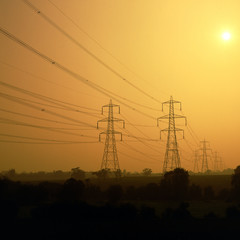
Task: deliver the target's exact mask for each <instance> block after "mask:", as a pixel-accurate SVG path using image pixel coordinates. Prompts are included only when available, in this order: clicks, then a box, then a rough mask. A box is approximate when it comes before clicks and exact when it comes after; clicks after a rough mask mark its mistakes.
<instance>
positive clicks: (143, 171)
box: [142, 168, 152, 176]
mask: <svg viewBox="0 0 240 240" xmlns="http://www.w3.org/2000/svg"><path fill="white" fill-rule="evenodd" d="M142 174H143V175H144V176H150V175H151V174H152V169H150V168H144V169H143V170H142Z"/></svg>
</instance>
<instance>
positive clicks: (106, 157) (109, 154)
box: [97, 100, 125, 172]
mask: <svg viewBox="0 0 240 240" xmlns="http://www.w3.org/2000/svg"><path fill="white" fill-rule="evenodd" d="M114 107H117V108H118V112H119V113H120V106H119V105H115V104H112V100H110V103H109V104H108V105H104V106H102V114H103V110H104V108H108V117H107V118H104V119H101V120H99V121H98V122H97V128H98V124H99V122H107V130H106V131H104V132H101V133H100V134H99V141H101V135H102V134H106V139H105V147H104V152H103V157H102V164H101V170H102V169H109V170H111V171H114V172H117V171H119V170H120V166H119V161H118V155H117V146H116V139H115V134H120V135H121V141H122V133H121V132H117V131H115V130H114V122H123V128H125V122H124V120H122V119H119V118H115V117H113V108H114Z"/></svg>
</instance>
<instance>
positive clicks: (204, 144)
mask: <svg viewBox="0 0 240 240" xmlns="http://www.w3.org/2000/svg"><path fill="white" fill-rule="evenodd" d="M200 144H201V145H202V148H200V149H199V150H200V151H201V152H202V154H201V155H200V157H201V160H202V169H201V172H202V173H203V172H206V171H207V170H209V165H208V158H209V155H208V154H207V152H208V151H212V149H211V148H207V144H208V145H209V142H208V141H206V140H205V139H204V140H203V141H200Z"/></svg>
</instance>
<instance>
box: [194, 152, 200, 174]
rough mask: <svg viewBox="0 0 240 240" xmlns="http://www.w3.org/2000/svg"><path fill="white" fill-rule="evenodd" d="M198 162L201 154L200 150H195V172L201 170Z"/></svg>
mask: <svg viewBox="0 0 240 240" xmlns="http://www.w3.org/2000/svg"><path fill="white" fill-rule="evenodd" d="M198 162H199V154H198V150H195V152H194V167H193V172H197V173H198V172H199V166H198Z"/></svg>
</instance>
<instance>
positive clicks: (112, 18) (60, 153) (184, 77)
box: [0, 0, 240, 172]
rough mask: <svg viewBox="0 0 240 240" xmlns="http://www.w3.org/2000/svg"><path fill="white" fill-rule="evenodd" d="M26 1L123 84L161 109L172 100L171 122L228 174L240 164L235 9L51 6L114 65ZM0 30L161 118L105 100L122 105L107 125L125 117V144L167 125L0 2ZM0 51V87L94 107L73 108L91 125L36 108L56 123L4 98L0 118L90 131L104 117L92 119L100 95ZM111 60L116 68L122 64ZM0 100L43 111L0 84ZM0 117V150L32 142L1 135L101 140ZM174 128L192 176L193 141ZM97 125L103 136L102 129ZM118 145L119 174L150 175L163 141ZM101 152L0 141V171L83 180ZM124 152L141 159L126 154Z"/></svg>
mask: <svg viewBox="0 0 240 240" xmlns="http://www.w3.org/2000/svg"><path fill="white" fill-rule="evenodd" d="M30 2H31V3H32V4H34V6H36V7H37V8H38V9H39V10H40V11H41V12H42V13H44V14H45V15H46V16H48V17H49V18H51V19H52V21H54V22H55V23H57V25H59V26H60V27H61V28H62V29H64V31H66V32H67V33H68V34H69V35H70V36H71V37H73V38H74V39H76V40H77V41H78V42H79V43H80V44H81V45H83V46H84V47H85V48H87V49H88V50H89V51H90V52H92V53H93V54H94V55H95V56H97V57H98V58H99V59H101V61H103V62H104V63H106V64H107V65H109V66H111V68H112V69H114V70H115V71H117V72H118V73H120V74H121V75H122V76H124V78H126V79H127V80H129V81H131V83H133V84H135V85H136V86H138V87H139V88H141V89H143V90H144V91H146V92H147V93H149V94H150V95H151V96H153V97H154V98H157V99H159V101H161V102H163V101H167V100H169V98H170V96H171V95H172V96H173V97H174V99H176V100H179V101H181V102H182V104H183V111H182V112H180V111H178V110H176V113H177V114H184V115H185V116H187V118H188V122H189V127H190V128H192V129H193V131H194V132H195V134H196V135H197V137H198V138H199V140H203V139H204V138H206V140H208V141H209V142H210V146H211V148H212V149H213V151H218V152H219V154H220V155H221V156H222V157H223V160H224V162H225V165H226V167H231V168H235V167H236V166H237V165H239V164H240V162H239V155H240V148H239V146H238V139H239V137H240V126H239V115H240V114H239V111H238V109H239V106H240V97H239V88H240V83H239V77H240V71H239V62H240V54H239V53H240V42H239V29H240V28H239V27H240V26H239V24H240V15H239V11H240V2H239V1H237V0H235V1H231V0H225V1H219V0H215V1H213V0H203V1H191V0H182V1H177V0H173V1H160V0H151V1H144V0H133V1H128V0H121V1H120V0H119V1H111V0H102V1H97V0H89V1H84V0H81V1H79V0H72V1H63V0H58V1H57V0H51V2H52V3H54V4H55V5H56V6H57V7H58V8H59V9H61V10H62V11H63V12H64V14H65V15H66V16H68V17H70V18H71V19H72V20H73V21H74V23H76V24H77V26H78V27H79V28H81V29H82V30H84V31H85V32H86V33H87V34H88V35H90V36H91V37H92V39H94V40H96V41H97V42H98V43H99V44H100V45H101V46H102V47H103V48H104V49H106V50H107V51H109V52H111V54H112V56H114V57H112V56H111V55H109V54H108V53H107V52H106V51H105V50H104V49H103V48H101V47H100V46H99V45H98V44H97V43H96V42H94V41H93V40H92V39H91V38H89V36H88V35H86V34H85V33H84V32H82V31H80V30H79V28H78V27H77V26H76V25H74V24H73V22H71V21H69V19H67V18H66V17H65V16H64V15H62V14H61V12H59V11H58V9H57V8H56V7H54V5H53V4H51V2H50V1H48V0H43V1H37V0H30ZM0 23H1V27H2V28H4V29H6V30H7V31H8V32H10V33H12V34H13V35H15V36H16V37H18V38H19V39H21V40H22V41H24V42H26V43H28V44H29V45H31V46H32V47H34V48H35V49H37V50H38V51H40V52H41V53H43V54H45V55H47V56H48V57H50V58H52V59H54V60H55V61H56V62H58V63H60V64H62V65H63V66H65V67H67V68H68V69H70V70H72V71H73V72H75V73H77V74H79V75H81V76H82V77H84V78H86V79H88V80H90V81H91V82H94V83H97V84H98V85H100V86H101V87H103V88H105V89H108V90H110V91H112V92H114V93H115V94H118V95H120V96H122V97H125V98H127V99H130V100H132V101H135V102H138V103H139V104H142V105H146V106H148V107H152V108H155V109H159V111H155V110H150V109H145V108H143V107H140V106H137V105H134V104H133V103H130V102H126V101H124V102H126V103H127V104H129V105H131V106H132V107H134V108H136V109H137V110H140V111H142V112H144V113H146V114H149V115H151V116H152V118H148V117H146V116H144V115H141V114H139V113H138V112H137V111H133V110H131V109H129V108H128V107H127V106H125V105H123V104H121V103H119V102H118V101H117V100H113V103H116V104H120V105H121V114H122V115H117V112H116V115H115V116H116V117H119V118H125V119H127V120H128V121H129V122H130V123H132V124H133V123H134V124H136V125H137V126H135V127H134V126H132V125H130V124H129V123H128V122H127V121H126V131H129V132H130V133H131V134H132V135H134V136H137V137H142V138H146V135H147V136H148V137H149V138H150V139H158V138H159V131H160V129H162V128H166V126H167V125H166V124H165V123H162V124H160V128H157V127H156V120H155V119H156V118H157V117H160V116H162V115H164V114H167V108H164V113H162V112H161V111H160V110H161V104H160V103H158V102H156V101H154V100H151V99H150V98H148V97H146V96H145V95H144V94H142V93H140V92H138V91H137V90H136V89H134V88H133V87H131V86H130V85H128V84H126V83H125V82H124V81H122V80H121V79H120V78H119V77H117V76H116V75H114V74H113V73H112V72H111V71H109V70H108V69H107V68H105V67H104V66H103V65H101V64H100V63H99V62H97V61H96V60H95V59H93V57H91V56H90V55H89V54H87V53H86V52H84V51H83V50H82V49H81V48H79V47H78V46H76V45H75V44H74V43H73V42H71V41H70V40H69V38H67V37H66V36H64V35H63V34H62V33H60V32H59V31H57V30H56V29H55V28H54V27H53V26H51V25H50V24H49V23H48V22H46V21H45V20H44V19H43V18H41V17H40V16H39V15H38V14H36V13H35V12H34V11H33V10H31V9H30V8H29V7H28V6H27V5H26V4H24V3H23V2H22V1H20V0H1V1H0ZM224 31H229V32H230V33H231V34H232V38H231V39H230V40H229V41H223V40H222V38H221V34H222V32H224ZM0 46H1V51H0V72H1V81H2V82H6V83H8V84H11V85H14V86H17V87H20V88H24V89H26V90H28V91H32V92H35V93H39V94H42V95H45V96H48V97H51V98H54V99H58V100H61V101H65V102H69V103H72V104H75V105H80V106H85V107H87V108H92V109H94V110H89V109H83V108H77V107H73V108H74V109H79V110H82V111H85V112H88V113H92V114H94V116H93V115H86V114H81V113H79V112H73V111H68V110H64V109H56V108H52V107H50V106H44V108H45V109H47V110H49V111H52V112H55V113H56V114H61V115H64V116H65V119H64V118H60V117H59V116H56V115H55V116H54V115H52V114H49V113H48V112H47V111H40V110H39V109H36V108H35V109H34V108H31V107H28V106H26V105H22V104H19V103H16V102H13V101H10V100H7V99H6V98H2V97H1V99H0V109H5V110H9V111H13V112H18V113H22V114H28V115H31V116H33V117H39V118H46V119H48V120H53V121H62V122H66V123H73V124H76V122H71V121H70V120H67V119H66V117H70V118H73V119H75V120H79V121H82V122H85V123H90V124H92V125H96V122H97V120H99V119H101V118H103V117H104V116H101V115H100V113H101V107H102V105H105V104H108V103H109V97H108V96H105V95H103V94H101V93H100V92H98V91H96V90H94V89H92V88H90V87H88V86H86V85H84V84H83V83H81V82H80V81H78V80H76V79H75V78H73V77H71V76H69V75H68V74H67V73H64V72H63V71H61V70H60V69H58V68H57V67H56V66H54V65H52V64H49V63H48V62H46V61H44V60H43V59H41V58H40V57H39V56H37V55H34V54H33V53H32V52H30V51H28V50H27V49H25V48H23V47H21V46H19V45H18V44H17V43H15V42H13V41H11V40H9V39H8V38H6V37H5V36H4V35H2V34H1V35H0ZM116 58H117V59H118V60H120V61H121V63H123V64H120V63H119V62H118V61H117V60H116ZM124 65H125V66H127V67H128V68H126V67H124ZM133 72H134V73H136V74H137V75H139V76H141V78H139V77H137V76H136V74H134V73H133ZM0 92H1V93H4V94H8V95H11V96H15V97H19V98H24V99H27V100H31V101H36V102H41V103H45V104H47V103H46V102H44V101H43V100H39V99H35V98H33V97H31V96H28V95H25V94H23V93H19V92H17V91H15V90H13V89H10V88H7V87H4V86H3V85H0ZM32 104H33V103H32ZM48 104H49V105H51V104H50V103H48ZM35 105H36V104H35ZM36 106H41V107H42V106H43V105H36ZM95 110H97V111H98V112H96V111H95ZM95 114H97V115H95ZM0 117H1V120H0V134H2V135H1V136H0V140H4V141H6V140H7V141H29V142H33V140H28V139H23V138H22V139H21V138H12V137H7V136H6V134H8V135H16V136H22V137H30V138H41V139H52V140H61V141H98V134H99V132H100V131H102V130H96V129H93V128H92V129H91V128H89V127H87V126H85V125H82V124H80V125H81V126H71V125H66V124H65V125H64V124H59V123H58V124H57V123H53V122H47V121H43V120H39V119H38V120H37V119H36V118H35V119H34V118H27V117H24V116H20V115H16V114H12V113H6V112H3V111H0ZM3 118H4V119H11V120H14V121H18V122H19V121H20V122H24V123H27V124H32V125H34V124H35V125H39V126H43V127H45V128H46V127H50V128H51V129H52V128H53V127H54V128H58V130H59V128H60V130H61V131H65V132H68V133H69V132H70V133H73V134H78V136H76V135H73V134H63V133H60V132H57V131H53V130H51V131H47V130H45V129H43V128H38V129H37V128H33V127H25V126H20V125H16V124H15V125H14V124H7V123H6V120H5V123H4V122H3ZM154 118H155V119H154ZM15 123H16V122H15ZM177 123H179V125H177V127H179V128H184V130H185V140H181V134H179V135H178V139H179V145H180V152H181V163H182V166H183V167H184V168H186V169H188V170H192V169H193V158H192V150H195V149H196V148H197V147H198V146H197V142H196V141H195V140H194V139H193V137H192V135H191V134H190V132H189V127H188V128H186V127H184V122H183V120H178V121H177ZM140 125H145V126H140ZM101 126H102V127H104V124H102V125H101ZM146 126H147V127H146ZM63 128H68V129H69V130H64V129H63ZM116 128H117V130H118V131H122V132H123V133H124V134H127V132H125V131H124V130H121V127H120V125H119V127H118V126H116ZM3 134H5V136H3ZM80 134H84V135H88V136H91V138H86V137H81V136H79V135H80ZM123 138H124V142H123V143H120V142H117V147H118V150H119V161H120V167H121V169H127V170H128V171H141V170H142V169H143V168H145V167H149V168H152V169H153V171H154V172H160V171H161V170H162V163H163V159H164V153H165V145H166V137H165V136H164V137H163V139H162V141H161V142H160V141H159V142H151V141H145V142H144V144H143V143H141V142H133V140H134V138H130V137H127V136H125V137H124V136H123ZM146 145H147V146H146ZM103 147H104V144H101V143H91V144H86V143H84V144H83V143H82V144H22V143H16V144H13V143H6V142H2V143H0V153H1V161H0V171H3V170H8V169H10V168H15V169H16V171H18V172H21V171H38V170H44V171H52V170H58V169H61V170H70V169H71V168H72V167H77V166H79V167H80V168H82V169H83V170H86V171H90V170H98V169H99V167H100V164H101V158H102V153H103ZM131 147H133V148H135V149H138V150H140V151H141V152H142V153H139V152H136V151H133V150H132V148H131ZM124 154H127V155H128V156H126V155H124ZM129 156H130V157H129ZM131 157H132V158H131ZM210 166H211V161H210Z"/></svg>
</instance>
